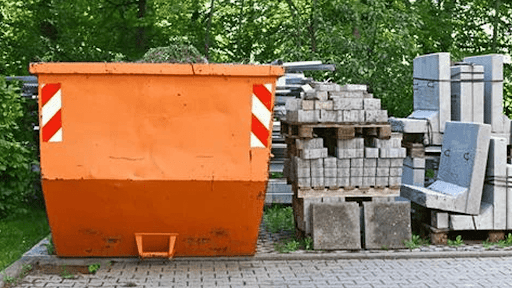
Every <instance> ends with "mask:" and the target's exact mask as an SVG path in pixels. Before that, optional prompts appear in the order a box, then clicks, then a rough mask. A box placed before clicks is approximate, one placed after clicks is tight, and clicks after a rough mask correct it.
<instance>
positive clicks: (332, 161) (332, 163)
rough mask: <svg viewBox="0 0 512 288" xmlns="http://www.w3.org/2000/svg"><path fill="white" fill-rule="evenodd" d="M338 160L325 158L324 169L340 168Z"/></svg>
mask: <svg viewBox="0 0 512 288" xmlns="http://www.w3.org/2000/svg"><path fill="white" fill-rule="evenodd" d="M337 160H338V159H336V157H327V158H324V168H336V167H338V165H337Z"/></svg>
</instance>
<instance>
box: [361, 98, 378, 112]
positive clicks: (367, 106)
mask: <svg viewBox="0 0 512 288" xmlns="http://www.w3.org/2000/svg"><path fill="white" fill-rule="evenodd" d="M380 108H381V107H380V99H376V98H365V99H363V109H364V110H380Z"/></svg>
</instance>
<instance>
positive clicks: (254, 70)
mask: <svg viewBox="0 0 512 288" xmlns="http://www.w3.org/2000/svg"><path fill="white" fill-rule="evenodd" d="M29 71H30V73H32V74H50V75H51V74H104V75H115V74H124V75H126V74H128V75H148V74H149V75H184V76H188V75H190V76H192V75H194V76H271V77H278V76H282V75H284V68H283V67H282V66H277V65H259V64H220V63H211V64H174V63H173V64H171V63H104V62H58V63H30V66H29Z"/></svg>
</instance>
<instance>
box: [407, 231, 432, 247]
mask: <svg viewBox="0 0 512 288" xmlns="http://www.w3.org/2000/svg"><path fill="white" fill-rule="evenodd" d="M404 244H405V247H407V248H409V249H411V250H412V249H416V248H420V247H422V246H428V245H430V242H429V241H428V240H426V239H422V238H421V237H420V235H418V234H412V237H411V239H410V240H405V241H404Z"/></svg>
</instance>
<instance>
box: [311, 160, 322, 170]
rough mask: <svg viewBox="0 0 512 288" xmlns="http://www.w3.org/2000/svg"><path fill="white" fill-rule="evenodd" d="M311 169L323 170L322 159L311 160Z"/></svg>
mask: <svg viewBox="0 0 512 288" xmlns="http://www.w3.org/2000/svg"><path fill="white" fill-rule="evenodd" d="M310 161H311V169H324V159H323V158H318V159H311V160H310Z"/></svg>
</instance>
